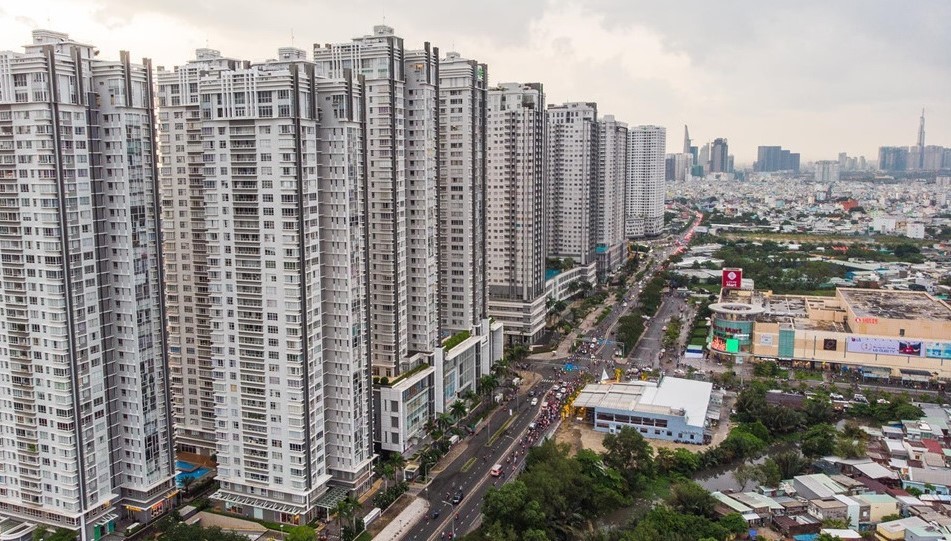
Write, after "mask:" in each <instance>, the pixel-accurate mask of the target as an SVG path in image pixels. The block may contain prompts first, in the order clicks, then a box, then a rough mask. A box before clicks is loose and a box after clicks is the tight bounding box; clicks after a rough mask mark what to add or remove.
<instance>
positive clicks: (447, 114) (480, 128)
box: [438, 53, 488, 335]
mask: <svg viewBox="0 0 951 541" xmlns="http://www.w3.org/2000/svg"><path fill="white" fill-rule="evenodd" d="M487 78H488V74H487V69H486V66H485V64H480V63H478V62H476V61H475V60H467V59H464V58H462V57H460V56H459V54H458V53H449V54H448V55H447V56H446V58H444V59H443V60H442V61H441V62H440V66H439V108H440V111H439V113H440V118H441V121H440V123H439V159H440V167H439V174H440V178H439V228H438V231H439V285H440V307H439V312H440V319H441V323H442V330H443V333H444V334H446V335H448V334H453V333H457V332H461V331H471V330H472V328H473V327H475V326H481V325H482V322H483V320H485V319H486V317H487V316H486V295H485V289H486V282H485V264H486V262H485V245H486V236H485V235H486V233H485V213H486V208H485V197H486V185H485V177H486V148H485V147H486V114H487V111H486V105H487V104H486V94H487V92H488V87H487Z"/></svg>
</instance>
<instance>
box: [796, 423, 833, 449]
mask: <svg viewBox="0 0 951 541" xmlns="http://www.w3.org/2000/svg"><path fill="white" fill-rule="evenodd" d="M800 448H801V449H802V454H804V455H806V456H807V457H820V456H826V455H831V454H832V453H833V452H835V428H833V426H832V425H829V424H821V425H815V426H812V427H810V428H809V430H807V431H806V433H805V434H803V436H802V444H801V445H800Z"/></svg>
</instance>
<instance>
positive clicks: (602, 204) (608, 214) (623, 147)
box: [592, 115, 628, 281]
mask: <svg viewBox="0 0 951 541" xmlns="http://www.w3.org/2000/svg"><path fill="white" fill-rule="evenodd" d="M598 132H599V133H598V181H597V184H596V185H595V194H594V196H595V203H594V209H593V211H592V212H593V214H594V227H595V235H596V241H597V243H596V246H595V254H596V258H597V262H598V279H599V280H601V281H604V280H606V279H607V276H608V275H609V274H610V273H612V272H614V271H615V270H617V269H618V268H619V267H620V266H621V264H622V263H623V261H624V256H625V255H626V240H627V237H626V235H625V234H624V191H625V187H626V182H627V162H628V160H627V152H628V145H627V137H628V135H627V124H625V123H624V122H619V121H617V120H616V119H615V118H614V116H612V115H605V116H603V117H601V120H599V121H598Z"/></svg>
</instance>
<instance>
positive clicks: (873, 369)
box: [859, 366, 892, 379]
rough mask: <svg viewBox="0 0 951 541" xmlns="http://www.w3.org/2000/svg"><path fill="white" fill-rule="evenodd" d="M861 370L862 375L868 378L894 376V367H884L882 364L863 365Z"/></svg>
mask: <svg viewBox="0 0 951 541" xmlns="http://www.w3.org/2000/svg"><path fill="white" fill-rule="evenodd" d="M859 371H860V372H862V376H863V377H866V378H880V379H888V378H890V377H892V369H891V368H883V367H881V366H863V367H862V368H860V369H859Z"/></svg>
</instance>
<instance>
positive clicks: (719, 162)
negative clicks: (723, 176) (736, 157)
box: [707, 138, 733, 173]
mask: <svg viewBox="0 0 951 541" xmlns="http://www.w3.org/2000/svg"><path fill="white" fill-rule="evenodd" d="M729 158H730V146H729V144H728V143H727V140H726V139H725V138H717V139H714V140H713V143H712V144H711V145H710V168H709V169H708V170H707V172H708V173H732V172H733V168H732V167H731V166H730V161H729Z"/></svg>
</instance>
